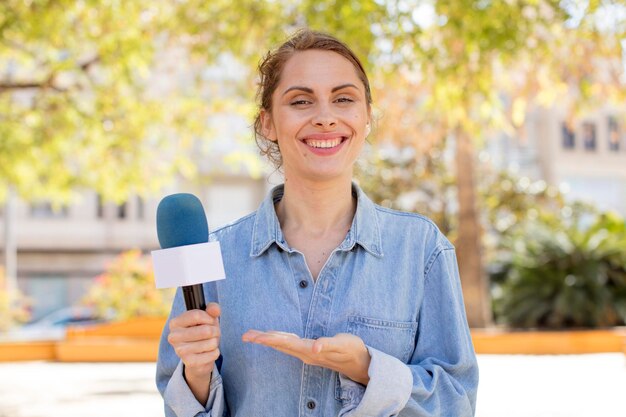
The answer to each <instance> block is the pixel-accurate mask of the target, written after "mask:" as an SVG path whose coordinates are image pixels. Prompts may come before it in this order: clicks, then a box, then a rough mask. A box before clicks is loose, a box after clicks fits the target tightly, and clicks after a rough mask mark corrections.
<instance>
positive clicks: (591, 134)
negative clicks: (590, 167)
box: [583, 122, 596, 151]
mask: <svg viewBox="0 0 626 417" xmlns="http://www.w3.org/2000/svg"><path fill="white" fill-rule="evenodd" d="M583 144H584V147H585V150H586V151H595V150H596V125H595V124H594V123H591V122H585V123H583Z"/></svg>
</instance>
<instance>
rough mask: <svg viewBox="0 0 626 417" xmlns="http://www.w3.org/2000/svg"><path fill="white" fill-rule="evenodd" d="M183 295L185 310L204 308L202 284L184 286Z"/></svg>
mask: <svg viewBox="0 0 626 417" xmlns="http://www.w3.org/2000/svg"><path fill="white" fill-rule="evenodd" d="M183 295H184V297H185V306H187V310H196V309H197V310H206V302H205V301H204V290H203V289H202V284H195V285H186V286H184V287H183Z"/></svg>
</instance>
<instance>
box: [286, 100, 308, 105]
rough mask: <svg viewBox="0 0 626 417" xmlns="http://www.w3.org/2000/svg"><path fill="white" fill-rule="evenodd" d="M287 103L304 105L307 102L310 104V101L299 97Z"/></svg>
mask: <svg viewBox="0 0 626 417" xmlns="http://www.w3.org/2000/svg"><path fill="white" fill-rule="evenodd" d="M289 104H290V105H291V106H304V105H307V104H311V101H309V100H304V99H299V100H293V101H291V102H290V103H289Z"/></svg>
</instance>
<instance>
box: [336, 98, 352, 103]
mask: <svg viewBox="0 0 626 417" xmlns="http://www.w3.org/2000/svg"><path fill="white" fill-rule="evenodd" d="M336 101H337V102H338V103H353V102H354V100H352V99H351V98H350V97H339V98H338V99H337V100H336Z"/></svg>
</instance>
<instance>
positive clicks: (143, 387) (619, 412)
mask: <svg viewBox="0 0 626 417" xmlns="http://www.w3.org/2000/svg"><path fill="white" fill-rule="evenodd" d="M479 362H480V368H481V385H480V389H479V399H478V407H477V413H476V416H477V417H518V416H519V417H624V416H626V395H625V394H626V357H625V356H624V355H621V354H600V355H576V356H505V355H480V356H479ZM153 376H154V364H146V363H131V364H60V363H48V362H25V363H0V417H57V416H58V417H79V416H80V417H86V416H88V417H126V416H128V417H138V416H140V417H157V416H162V415H163V413H162V407H161V399H160V397H159V395H158V393H157V392H156V388H155V387H154V382H153Z"/></svg>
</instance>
